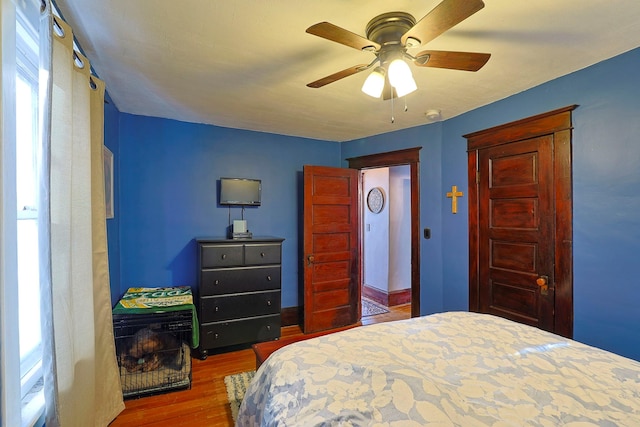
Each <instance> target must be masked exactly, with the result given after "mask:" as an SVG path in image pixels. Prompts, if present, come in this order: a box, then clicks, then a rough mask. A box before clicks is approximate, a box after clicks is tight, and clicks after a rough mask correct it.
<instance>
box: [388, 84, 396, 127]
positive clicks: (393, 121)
mask: <svg viewBox="0 0 640 427" xmlns="http://www.w3.org/2000/svg"><path fill="white" fill-rule="evenodd" d="M389 87H390V88H391V123H395V122H396V118H395V117H393V87H391V85H389Z"/></svg>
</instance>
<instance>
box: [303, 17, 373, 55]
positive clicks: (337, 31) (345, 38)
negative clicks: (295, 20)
mask: <svg viewBox="0 0 640 427" xmlns="http://www.w3.org/2000/svg"><path fill="white" fill-rule="evenodd" d="M307 33H309V34H313V35H314V36H318V37H322V38H324V39H327V40H331V41H333V42H336V43H340V44H343V45H345V46H349V47H352V48H354V49H358V50H363V49H365V48H370V49H371V50H378V49H380V45H379V44H378V43H376V42H372V41H371V40H369V39H366V38H364V37H362V36H359V35H357V34H355V33H352V32H351V31H347V30H345V29H344V28H341V27H338V26H337V25H333V24H331V23H329V22H320V23H318V24H315V25H312V26H310V27H309V28H307Z"/></svg>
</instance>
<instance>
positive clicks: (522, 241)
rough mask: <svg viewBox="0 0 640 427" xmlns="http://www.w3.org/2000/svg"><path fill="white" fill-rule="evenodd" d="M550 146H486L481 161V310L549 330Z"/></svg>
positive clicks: (544, 140)
mask: <svg viewBox="0 0 640 427" xmlns="http://www.w3.org/2000/svg"><path fill="white" fill-rule="evenodd" d="M552 142H553V139H552V137H551V136H548V135H547V136H542V137H538V138H533V139H530V140H527V141H523V142H518V143H511V144H505V145H499V146H497V147H493V148H487V149H484V150H480V152H479V162H478V166H479V188H478V194H479V200H480V212H479V213H480V215H479V244H480V246H479V266H480V269H479V273H480V283H481V284H483V286H481V287H480V295H479V299H480V311H482V312H484V313H492V314H496V315H499V316H502V317H506V318H509V319H511V320H515V321H518V322H521V323H526V324H529V325H533V326H537V327H540V328H542V329H546V330H553V325H554V319H553V316H554V307H553V301H554V290H555V289H554V277H553V260H554V256H555V255H554V243H553V239H554V221H555V216H554V205H553V176H552V175H553V174H552V172H553V167H552V166H553V159H552V148H553V146H552ZM543 280H544V281H545V282H546V283H544V284H543V283H542V281H543ZM538 282H540V283H541V284H540V285H539V284H538Z"/></svg>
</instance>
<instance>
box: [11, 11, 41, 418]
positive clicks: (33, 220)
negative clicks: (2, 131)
mask: <svg viewBox="0 0 640 427" xmlns="http://www.w3.org/2000/svg"><path fill="white" fill-rule="evenodd" d="M35 12H37V9H36V10H35ZM37 22H38V15H37V13H36V14H35V16H28V12H24V11H22V10H18V11H17V13H16V48H17V49H16V79H15V82H16V201H17V204H16V209H17V225H16V232H17V261H18V316H19V320H18V326H19V348H20V398H21V401H22V402H23V405H22V407H23V414H22V419H23V425H33V423H34V420H35V419H37V418H38V416H39V415H40V413H41V412H42V408H43V404H44V399H43V393H42V392H41V389H42V363H41V362H42V334H41V327H40V277H39V264H40V263H39V257H38V253H39V251H38V209H37V191H38V175H37V174H38V146H39V140H38V138H39V136H38V99H39V98H38V74H39V57H38V33H37V30H36V28H37V24H36V23H37Z"/></svg>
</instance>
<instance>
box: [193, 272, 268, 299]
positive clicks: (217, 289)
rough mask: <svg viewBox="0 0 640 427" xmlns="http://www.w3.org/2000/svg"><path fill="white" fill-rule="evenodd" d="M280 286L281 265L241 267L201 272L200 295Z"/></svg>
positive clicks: (259, 289) (260, 289)
mask: <svg viewBox="0 0 640 427" xmlns="http://www.w3.org/2000/svg"><path fill="white" fill-rule="evenodd" d="M279 288H280V266H273V267H240V268H226V269H215V270H202V271H201V272H200V296H207V295H221V294H236V293H240V292H250V291H266V290H269V289H279Z"/></svg>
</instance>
